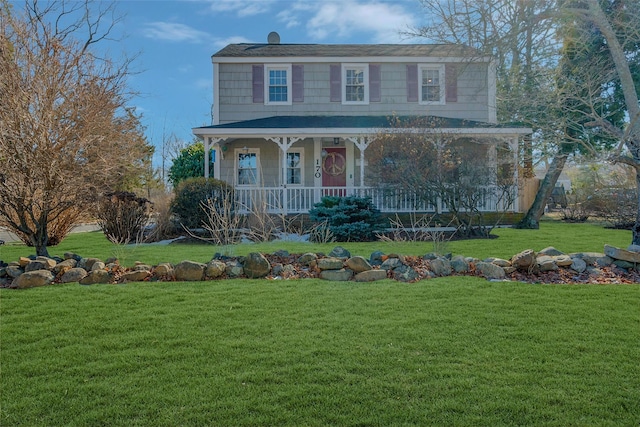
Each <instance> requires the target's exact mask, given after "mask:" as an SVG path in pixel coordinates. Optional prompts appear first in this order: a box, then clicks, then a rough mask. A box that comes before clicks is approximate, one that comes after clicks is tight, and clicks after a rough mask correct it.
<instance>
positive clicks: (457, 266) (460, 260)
mask: <svg viewBox="0 0 640 427" xmlns="http://www.w3.org/2000/svg"><path fill="white" fill-rule="evenodd" d="M469 267H470V265H469V261H467V259H466V258H465V257H463V256H462V255H456V256H454V257H453V258H452V259H451V268H453V271H455V272H456V273H466V272H467V271H469Z"/></svg>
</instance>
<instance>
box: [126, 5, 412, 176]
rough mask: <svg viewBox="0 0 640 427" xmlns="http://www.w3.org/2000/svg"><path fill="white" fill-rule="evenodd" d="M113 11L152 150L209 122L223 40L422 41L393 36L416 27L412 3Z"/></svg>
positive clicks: (162, 7)
mask: <svg viewBox="0 0 640 427" xmlns="http://www.w3.org/2000/svg"><path fill="white" fill-rule="evenodd" d="M117 10H118V11H119V12H120V13H122V14H124V21H123V27H124V30H125V31H126V34H127V37H126V38H125V39H124V40H123V45H122V48H123V49H124V50H125V51H126V52H128V53H130V54H132V53H136V52H139V53H140V56H139V58H138V59H137V62H136V66H137V69H138V70H140V71H141V73H140V74H138V75H136V76H134V77H133V78H132V79H131V81H130V84H131V86H132V87H133V88H134V89H135V90H137V91H139V92H140V93H141V96H140V97H139V98H137V99H136V100H135V102H134V103H135V106H136V107H137V109H138V111H140V112H141V113H142V114H143V122H144V124H145V125H146V126H147V136H148V138H149V140H150V141H151V142H152V143H153V144H154V145H156V147H160V145H161V144H162V139H163V135H169V134H171V133H174V134H175V135H176V136H177V137H178V138H179V139H182V140H186V141H191V140H192V138H193V136H192V134H191V128H193V127H197V126H203V125H209V124H211V123H210V120H211V119H210V117H211V114H210V111H211V102H212V98H213V96H212V85H213V83H212V66H211V55H212V54H214V53H215V52H217V51H218V50H219V49H221V48H222V47H224V46H226V45H227V44H230V43H245V42H258V43H265V42H266V40H267V35H268V34H269V32H271V31H277V32H278V33H279V34H280V38H281V42H282V43H403V42H404V43H407V42H413V43H416V42H423V41H421V40H416V39H413V40H408V39H407V38H406V36H402V35H401V34H400V32H401V31H403V30H406V29H407V28H409V27H411V26H416V25H419V24H420V22H421V20H422V19H421V18H423V14H424V12H423V11H422V10H421V8H420V3H419V1H418V0H396V1H382V0H378V1H366V0H341V1H333V0H209V1H193V0H172V1H152V0H146V1H145V0H138V1H133V0H120V1H118V2H117ZM156 151H159V150H156ZM158 161H159V154H158V153H157V154H156V159H155V162H154V163H156V164H157V163H158Z"/></svg>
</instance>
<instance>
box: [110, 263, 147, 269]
mask: <svg viewBox="0 0 640 427" xmlns="http://www.w3.org/2000/svg"><path fill="white" fill-rule="evenodd" d="M111 264H112V265H117V264H116V263H111ZM133 269H134V270H135V271H151V270H153V267H151V266H150V265H147V264H142V263H139V264H138V263H136V265H134V266H133Z"/></svg>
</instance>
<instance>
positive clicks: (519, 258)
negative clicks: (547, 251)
mask: <svg viewBox="0 0 640 427" xmlns="http://www.w3.org/2000/svg"><path fill="white" fill-rule="evenodd" d="M535 263H536V253H535V252H534V251H533V249H526V250H524V251H522V252H520V253H519V254H516V255H514V256H513V257H511V266H512V267H515V268H517V269H519V270H528V269H530V268H531V267H532V266H533V265H535Z"/></svg>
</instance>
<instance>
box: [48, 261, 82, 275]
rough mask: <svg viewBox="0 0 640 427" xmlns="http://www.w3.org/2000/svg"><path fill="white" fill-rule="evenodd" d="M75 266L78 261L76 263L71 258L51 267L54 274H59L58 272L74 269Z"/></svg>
mask: <svg viewBox="0 0 640 427" xmlns="http://www.w3.org/2000/svg"><path fill="white" fill-rule="evenodd" d="M77 264H78V261H76V260H75V259H73V258H68V259H65V260H64V261H61V262H59V263H58V264H56V266H55V267H53V271H54V272H55V273H59V272H60V271H63V270H66V271H68V270H69V269H71V268H75V267H76V265H77Z"/></svg>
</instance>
